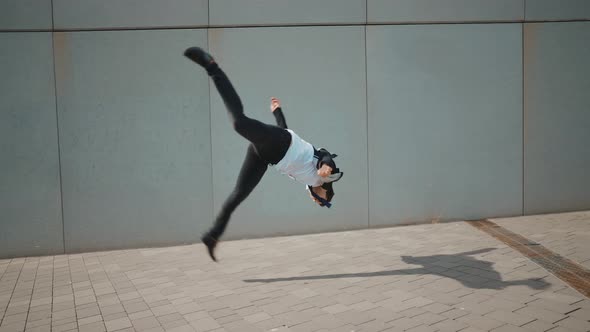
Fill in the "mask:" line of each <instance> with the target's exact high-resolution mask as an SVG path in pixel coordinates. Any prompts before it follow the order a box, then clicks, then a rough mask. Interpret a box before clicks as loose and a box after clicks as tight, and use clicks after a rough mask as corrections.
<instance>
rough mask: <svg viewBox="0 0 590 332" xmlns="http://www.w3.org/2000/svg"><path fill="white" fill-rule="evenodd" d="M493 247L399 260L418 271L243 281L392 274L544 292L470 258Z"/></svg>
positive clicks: (540, 283) (535, 282) (535, 283)
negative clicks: (525, 287)
mask: <svg viewBox="0 0 590 332" xmlns="http://www.w3.org/2000/svg"><path fill="white" fill-rule="evenodd" d="M494 249H495V248H486V249H480V250H474V251H467V252H462V253H459V254H452V255H432V256H401V258H402V261H403V262H404V263H407V264H413V265H422V267H419V268H410V269H401V270H389V271H377V272H361V273H341V274H326V275H315V276H313V275H312V276H300V277H287V278H272V279H246V280H244V281H245V282H262V283H269V282H281V281H297V280H322V279H336V278H359V277H383V276H395V275H425V274H432V275H438V276H441V277H445V278H451V279H455V280H457V281H459V282H460V283H462V284H463V286H465V287H469V288H479V289H504V288H506V287H508V286H521V285H524V286H528V287H530V288H533V289H538V290H541V289H545V288H547V287H549V285H550V284H549V283H548V282H546V281H545V280H543V279H534V278H531V279H522V280H510V281H503V280H502V276H501V275H500V273H498V271H496V270H494V268H493V267H492V265H493V264H494V263H492V262H488V261H484V260H477V259H475V258H473V257H471V256H472V255H477V254H483V253H486V252H489V251H492V250H494Z"/></svg>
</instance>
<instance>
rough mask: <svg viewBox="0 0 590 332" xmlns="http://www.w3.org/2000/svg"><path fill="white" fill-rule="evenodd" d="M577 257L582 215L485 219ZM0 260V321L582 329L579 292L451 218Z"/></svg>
mask: <svg viewBox="0 0 590 332" xmlns="http://www.w3.org/2000/svg"><path fill="white" fill-rule="evenodd" d="M494 221H495V222H497V223H498V224H501V225H503V226H505V227H506V228H508V229H510V230H512V231H513V232H517V233H519V234H521V235H524V236H526V237H530V238H531V239H534V240H535V241H538V242H540V243H541V244H543V245H546V246H547V247H548V249H551V250H555V251H556V252H558V253H559V254H561V255H565V256H566V257H568V258H570V259H573V260H576V261H578V262H579V263H581V264H582V265H585V266H586V267H588V265H589V264H588V262H589V261H588V259H589V258H590V251H589V247H588V243H590V213H574V214H563V215H553V216H541V217H527V218H516V219H510V220H494ZM219 257H220V258H221V261H220V263H219V264H216V263H213V262H211V261H210V260H209V258H208V257H207V256H206V255H205V250H204V248H203V247H202V246H201V245H191V246H182V247H171V248H158V249H141V250H124V251H111V252H97V253H88V254H77V255H61V256H50V257H40V258H39V257H31V258H26V259H24V258H23V259H12V260H0V318H1V319H2V321H1V323H0V332H12V331H25V330H26V331H53V332H62V331H81V332H101V331H154V332H155V331H175V332H184V331H246V332H247V331H282V332H286V331H345V332H350V331H406V330H407V331H415V332H417V331H463V332H475V331H516V332H518V331H547V330H551V331H552V332H558V331H590V321H589V320H590V299H588V298H585V297H583V296H582V295H580V294H579V293H577V292H576V291H574V290H572V289H571V288H569V287H568V286H567V285H566V284H565V283H563V282H562V281H561V280H559V279H557V278H556V277H554V276H552V275H550V274H549V273H547V272H546V271H545V270H544V269H542V268H540V267H538V266H537V265H535V264H534V263H532V262H530V261H529V260H528V259H527V258H525V257H523V256H522V255H520V254H519V253H518V252H516V251H514V250H512V249H511V248H509V247H507V246H506V245H504V244H503V243H501V242H498V241H497V240H495V239H494V238H492V237H490V236H489V235H487V234H485V233H483V232H481V231H479V230H477V229H475V228H473V227H471V226H470V225H468V224H466V223H463V222H457V223H448V224H434V225H418V226H407V227H395V228H388V229H377V230H363V231H353V232H342V233H331V234H317V235H307V236H294V237H282V238H270V239H263V240H245V241H232V242H224V243H222V244H221V247H220V250H219Z"/></svg>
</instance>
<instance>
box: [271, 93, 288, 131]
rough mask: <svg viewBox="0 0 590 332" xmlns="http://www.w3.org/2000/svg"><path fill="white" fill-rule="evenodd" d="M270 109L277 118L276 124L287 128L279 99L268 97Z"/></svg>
mask: <svg viewBox="0 0 590 332" xmlns="http://www.w3.org/2000/svg"><path fill="white" fill-rule="evenodd" d="M270 110H271V111H272V114H273V115H274V116H275V119H276V120H277V126H279V127H281V128H283V129H287V121H285V116H284V115H283V110H282V109H281V101H280V100H278V99H277V98H275V97H272V98H270Z"/></svg>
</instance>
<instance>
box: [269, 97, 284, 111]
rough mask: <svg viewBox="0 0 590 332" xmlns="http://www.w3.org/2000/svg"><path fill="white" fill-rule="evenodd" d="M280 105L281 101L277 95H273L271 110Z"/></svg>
mask: <svg viewBox="0 0 590 332" xmlns="http://www.w3.org/2000/svg"><path fill="white" fill-rule="evenodd" d="M279 107H281V101H280V100H278V99H277V98H275V97H271V98H270V111H271V112H274V111H276V109H277V108H279Z"/></svg>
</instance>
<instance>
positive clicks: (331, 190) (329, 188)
mask: <svg viewBox="0 0 590 332" xmlns="http://www.w3.org/2000/svg"><path fill="white" fill-rule="evenodd" d="M322 188H324V189H326V200H327V201H328V202H331V201H332V198H333V197H334V188H333V187H332V182H326V183H324V184H322Z"/></svg>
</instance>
